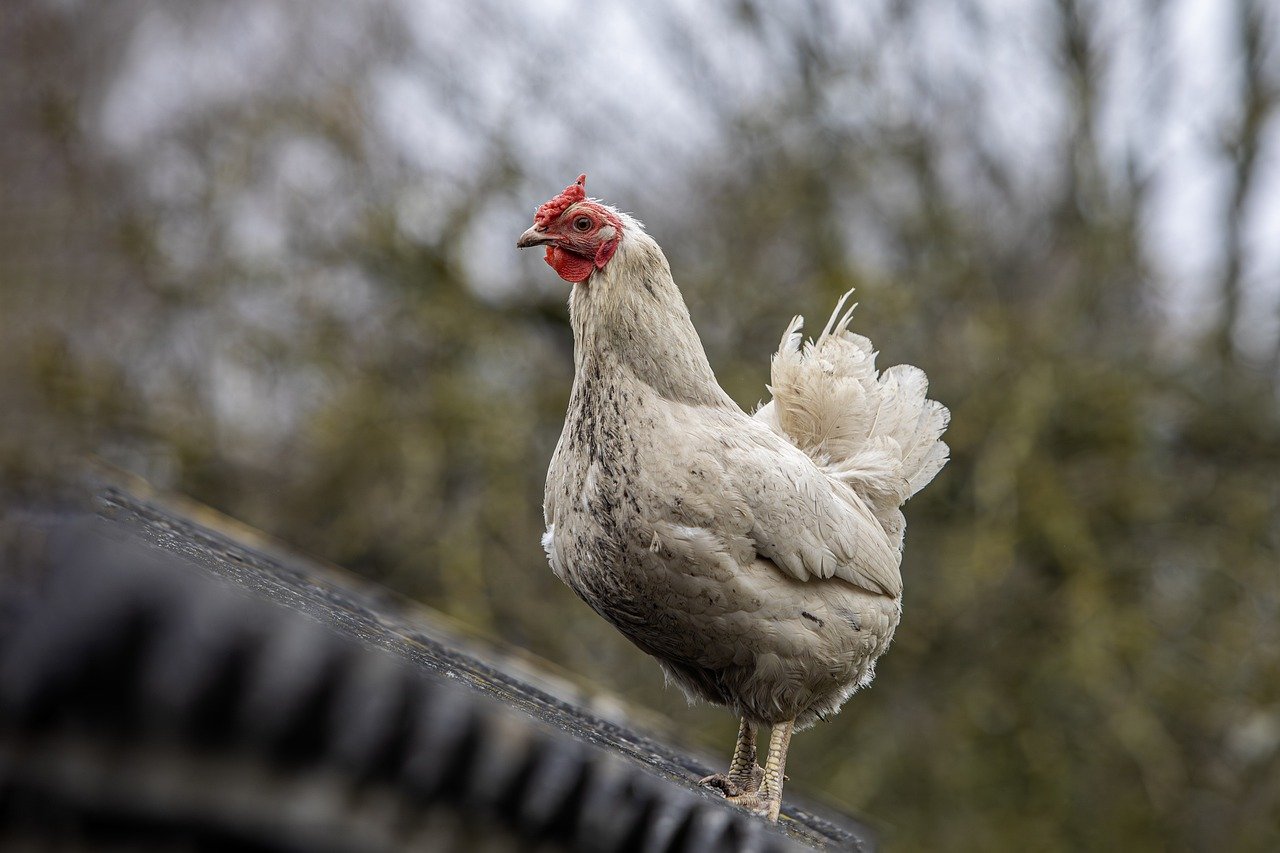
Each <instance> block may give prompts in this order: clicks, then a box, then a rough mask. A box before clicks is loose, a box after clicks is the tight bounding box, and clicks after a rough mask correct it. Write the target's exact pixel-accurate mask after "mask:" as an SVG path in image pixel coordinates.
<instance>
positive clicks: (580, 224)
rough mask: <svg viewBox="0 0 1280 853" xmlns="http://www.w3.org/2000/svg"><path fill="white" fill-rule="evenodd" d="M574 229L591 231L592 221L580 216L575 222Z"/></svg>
mask: <svg viewBox="0 0 1280 853" xmlns="http://www.w3.org/2000/svg"><path fill="white" fill-rule="evenodd" d="M573 227H574V229H575V230H578V231H590V230H591V220H590V219H589V218H588V217H586V216H579V217H578V218H577V219H575V220H573Z"/></svg>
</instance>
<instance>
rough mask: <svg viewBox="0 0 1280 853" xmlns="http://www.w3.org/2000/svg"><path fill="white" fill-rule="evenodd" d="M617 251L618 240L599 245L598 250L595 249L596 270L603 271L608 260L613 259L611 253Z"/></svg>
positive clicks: (615, 238)
mask: <svg viewBox="0 0 1280 853" xmlns="http://www.w3.org/2000/svg"><path fill="white" fill-rule="evenodd" d="M617 250H618V238H617V237H614V238H613V239H612V240H609V241H607V242H604V243H601V244H600V248H598V249H596V257H595V265H596V269H598V270H602V269H604V265H605V264H607V263H609V259H610V258H612V257H613V253H614V252H616V251H617Z"/></svg>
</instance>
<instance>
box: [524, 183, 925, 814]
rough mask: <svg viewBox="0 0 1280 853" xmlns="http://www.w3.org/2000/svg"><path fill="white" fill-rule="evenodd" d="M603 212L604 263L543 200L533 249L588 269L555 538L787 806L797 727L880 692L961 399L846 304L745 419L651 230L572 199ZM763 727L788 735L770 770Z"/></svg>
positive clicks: (558, 462)
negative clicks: (885, 355) (729, 724)
mask: <svg viewBox="0 0 1280 853" xmlns="http://www.w3.org/2000/svg"><path fill="white" fill-rule="evenodd" d="M578 186H579V187H580V186H581V181H580V183H579V185H578ZM572 189H573V188H572V187H571V188H570V190H572ZM568 192H569V190H567V191H566V193H568ZM578 197H579V198H581V194H580V193H579V196H578ZM549 204H550V203H549ZM588 206H592V207H588ZM592 208H594V209H595V210H599V211H600V212H601V213H600V215H601V216H604V217H607V221H608V223H612V225H609V226H602V232H603V234H604V236H605V237H606V238H608V237H610V236H611V235H615V234H616V235H617V236H616V238H615V239H614V241H613V243H612V244H611V245H609V246H608V247H607V248H608V255H607V257H606V258H605V261H604V263H599V262H598V261H597V262H596V266H594V267H593V266H592V262H591V258H592V255H591V254H590V252H589V251H585V250H583V249H582V248H581V247H580V246H578V245H577V244H574V243H572V242H567V243H564V244H555V243H553V242H552V241H553V240H554V239H556V238H555V222H554V221H552V218H551V217H549V216H548V217H543V216H542V214H541V212H540V216H539V225H538V226H535V228H531V229H530V230H529V231H527V232H526V233H525V235H524V237H522V238H521V243H520V245H542V244H548V245H553V246H554V248H555V252H559V254H555V253H554V252H550V251H549V252H548V262H549V263H552V265H553V266H556V267H557V271H561V268H562V267H563V268H566V269H570V270H571V271H572V276H566V275H565V273H564V272H561V274H562V277H569V278H570V279H571V280H574V281H575V282H576V283H575V284H574V286H573V292H572V295H571V297H570V313H571V317H572V325H573V333H574V361H575V370H574V382H573V390H572V394H571V398H570V403H569V411H568V413H567V415H566V418H565V425H564V430H563V432H562V433H561V436H560V441H559V444H558V445H557V447H556V451H555V454H554V456H553V457H552V460H551V466H550V469H549V470H548V473H547V483H546V491H545V502H544V513H545V517H546V523H547V529H546V534H545V535H544V538H543V545H544V547H545V549H546V552H547V556H548V559H549V561H550V563H551V566H552V568H553V570H554V571H555V573H556V575H557V576H558V577H560V578H561V579H562V580H563V581H564V582H565V583H567V584H568V585H569V586H570V587H572V588H573V590H574V591H575V592H576V593H577V594H578V595H579V596H580V597H581V598H582V599H583V600H584V601H585V602H586V603H587V604H588V605H590V606H591V608H592V609H593V610H595V611H596V612H597V613H598V614H600V615H601V616H602V617H604V618H605V619H606V620H608V621H609V622H610V623H611V624H613V625H614V626H615V627H616V628H617V629H618V630H619V631H621V632H622V633H623V634H624V635H625V636H626V637H627V638H628V639H629V640H631V642H633V643H634V644H635V645H637V646H638V647H639V648H640V649H642V650H643V651H645V652H646V653H648V654H649V655H652V656H653V657H654V658H656V659H657V660H658V662H659V663H660V664H661V665H662V667H663V669H664V670H665V671H666V673H667V674H668V675H669V677H670V678H671V679H672V680H674V681H675V682H676V683H677V684H679V685H680V686H681V687H682V688H684V690H685V691H686V692H687V693H688V694H689V695H690V696H691V697H695V698H698V699H703V700H706V701H710V702H714V703H717V704H721V705H726V706H728V707H730V708H732V709H734V711H735V712H736V713H737V714H738V715H739V716H740V717H741V718H742V721H743V722H742V729H741V731H740V736H739V749H738V751H737V752H735V760H734V767H733V769H732V770H731V772H730V774H729V775H728V776H727V777H714V779H712V778H711V777H709V780H710V781H712V782H713V783H714V784H716V786H717V787H720V788H721V789H722V790H724V792H725V793H726V794H727V795H731V796H732V798H734V799H736V800H738V801H739V802H742V803H743V804H744V805H747V806H749V807H752V808H755V809H756V810H758V811H761V812H762V813H764V814H766V815H768V816H769V817H771V818H776V817H777V810H778V805H779V802H780V799H781V780H782V763H783V762H784V761H785V752H786V744H787V742H788V741H789V738H790V733H791V730H792V727H793V726H798V727H800V728H803V727H805V726H807V725H809V724H811V723H812V722H813V721H814V720H815V719H818V718H821V717H825V716H827V715H829V714H832V713H834V712H835V711H837V710H838V709H839V708H840V706H841V704H842V703H843V702H844V701H845V700H846V699H847V698H848V697H849V695H850V694H852V693H853V692H854V691H855V690H856V689H858V688H859V687H860V686H863V685H865V684H867V683H868V682H869V681H870V680H871V677H872V675H873V672H874V668H875V662H876V659H877V658H878V657H879V656H880V655H881V654H882V653H883V652H884V651H885V649H886V648H887V647H888V645H889V641H890V639H891V638H892V636H893V632H894V629H895V628H896V627H897V625H898V621H899V617H900V614H901V591H902V586H901V578H900V576H899V573H898V565H899V562H900V554H901V543H902V527H903V525H902V516H901V513H900V511H899V510H898V507H899V505H900V504H901V503H902V501H904V500H905V499H906V497H907V496H908V495H909V494H911V493H913V492H914V491H915V490H917V489H918V488H919V487H920V486H922V485H923V484H924V483H927V482H928V480H929V479H931V478H932V476H933V475H934V474H935V473H936V471H937V470H938V469H939V468H941V467H942V464H943V463H944V462H945V459H946V446H945V445H943V444H942V443H941V442H940V441H938V436H939V435H940V434H941V431H942V429H943V428H944V427H945V423H946V410H945V409H943V408H942V407H941V406H940V405H938V404H936V403H933V401H928V400H926V399H925V398H924V386H923V385H922V384H921V380H922V379H923V374H920V373H919V371H915V372H914V373H910V372H901V371H900V372H899V373H898V374H894V375H891V374H890V371H885V373H884V375H883V376H881V375H878V374H877V373H876V372H875V370H874V367H873V362H874V354H873V353H871V351H870V345H869V342H866V341H865V339H864V338H859V337H858V336H855V335H852V334H851V333H848V332H847V325H848V315H846V316H845V317H844V318H843V319H841V320H840V321H839V322H836V318H835V317H834V316H833V322H832V323H830V324H828V328H827V330H826V331H825V332H824V333H823V336H822V338H821V339H820V340H819V342H818V343H817V344H814V345H810V347H809V348H808V349H806V350H804V351H801V349H800V344H799V333H798V331H797V329H798V320H799V318H797V321H796V322H793V324H792V326H791V327H789V328H788V329H787V333H786V335H784V338H783V345H782V348H781V349H780V351H779V353H778V355H777V356H776V357H775V361H774V370H773V372H774V382H773V386H772V388H771V390H772V391H773V392H774V400H773V402H771V403H770V404H769V405H768V406H766V407H764V408H763V409H762V410H761V411H759V412H757V413H756V415H755V416H754V417H753V416H751V415H748V414H747V413H746V412H744V411H743V410H742V409H741V408H740V407H738V405H737V404H736V403H734V402H733V401H732V400H731V399H730V398H729V397H728V395H726V394H725V393H724V391H723V390H722V389H721V388H720V386H719V384H718V383H717V382H716V380H715V376H714V374H713V373H712V371H711V367H710V365H709V364H708V362H707V358H706V355H705V353H704V351H703V348H702V345H701V342H700V340H699V339H698V336H697V333H696V332H695V330H694V328H693V325H692V323H691V322H690V319H689V315H688V311H687V309H686V307H685V305H684V301H683V299H682V298H681V296H680V293H679V290H678V289H677V288H676V285H675V283H674V281H673V280H672V278H671V274H670V270H669V268H668V265H667V261H666V259H665V257H664V256H663V254H662V252H661V250H660V249H659V248H658V246H657V244H656V243H655V242H654V241H653V240H652V239H651V238H650V237H649V236H648V235H647V234H645V233H644V231H643V229H642V228H641V226H640V225H639V224H638V223H636V222H635V221H634V220H632V219H631V218H630V217H627V216H626V215H624V214H621V213H619V212H617V211H615V210H613V209H612V208H604V207H603V206H601V205H599V204H598V203H596V202H593V201H591V200H584V201H582V202H580V203H578V204H570V205H567V206H565V209H564V210H563V211H556V212H557V214H559V215H562V216H563V217H566V218H567V221H571V222H575V223H576V225H577V226H578V228H579V229H581V228H583V227H584V226H585V224H586V223H585V221H584V220H585V217H583V216H580V214H582V213H583V212H584V211H586V212H587V213H588V214H590V215H592V216H594V215H595V213H594V212H592ZM575 216H577V217H578V218H576V219H575ZM544 220H546V221H544ZM556 221H558V220H556ZM602 221H604V220H602ZM608 228H612V230H608ZM618 232H620V234H619V233H618ZM565 246H568V247H571V249H572V251H573V252H574V253H575V254H572V255H569V254H567V253H569V252H570V251H571V249H570V248H564V247H565ZM588 248H589V247H588ZM596 257H599V255H597V256H596ZM566 259H567V260H566ZM579 275H582V276H585V277H584V278H582V279H580V280H579V279H577V278H576V277H577V276H579ZM838 310H839V309H837V311H838ZM893 370H897V369H893ZM912 370H914V369H913V368H911V369H905V368H904V369H902V371H912ZM916 374H919V377H918V378H917V377H916ZM899 395H901V398H902V399H898V396H899ZM760 724H768V725H771V726H773V727H774V732H775V734H774V747H776V748H771V751H770V758H769V763H768V766H767V767H766V768H765V770H764V771H761V770H760V769H759V768H757V767H756V766H755V765H756V762H755V729H756V727H757V726H758V725H760ZM779 727H782V728H781V732H782V735H781V736H780V735H779V731H780V729H779ZM775 753H776V754H775ZM762 775H763V777H764V781H763V783H762V782H761V776H762Z"/></svg>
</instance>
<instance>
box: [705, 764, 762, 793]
mask: <svg viewBox="0 0 1280 853" xmlns="http://www.w3.org/2000/svg"><path fill="white" fill-rule="evenodd" d="M763 780H764V768H763V767H760V766H759V765H753V766H752V768H751V771H750V773H742V774H738V773H733V772H730V773H728V774H724V773H715V774H712V775H711V776H706V777H704V778H702V779H699V780H698V784H699V785H702V786H703V787H704V788H715V789H716V790H717V791H719V792H720V793H722V794H724V795H725V797H727V798H729V799H732V798H734V797H738V796H741V795H743V794H750V793H754V792H755V791H758V790H759V789H760V783H761V782H762V781H763Z"/></svg>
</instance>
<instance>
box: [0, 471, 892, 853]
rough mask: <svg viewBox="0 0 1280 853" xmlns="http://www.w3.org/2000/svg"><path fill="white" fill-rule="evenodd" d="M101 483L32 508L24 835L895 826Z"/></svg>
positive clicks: (12, 812)
mask: <svg viewBox="0 0 1280 853" xmlns="http://www.w3.org/2000/svg"><path fill="white" fill-rule="evenodd" d="M96 501H97V507H96V509H97V512H96V513H93V514H67V513H61V514H50V515H45V516H35V515H30V516H27V517H26V518H24V519H22V520H20V523H18V524H17V525H15V524H14V523H13V519H10V525H9V526H10V528H11V529H19V528H20V529H21V531H22V535H21V536H20V537H19V538H20V539H21V542H22V547H15V546H12V545H11V546H10V547H9V548H8V549H7V551H4V552H2V553H3V555H4V559H5V565H3V566H2V567H0V576H3V577H6V578H7V585H6V586H7V588H6V590H5V594H4V597H3V602H2V603H0V606H2V608H3V609H0V625H3V627H2V628H0V846H4V847H6V848H8V847H9V846H10V845H9V843H12V842H14V841H22V840H24V839H25V840H41V839H43V840H47V839H51V838H52V839H57V840H58V841H59V842H60V843H61V844H62V846H63V848H68V849H77V848H79V849H99V848H100V847H102V846H112V847H113V849H114V847H115V846H120V847H127V848H128V849H171V848H174V847H181V848H182V849H211V850H212V849H240V848H243V849H260V850H264V851H268V850H269V851H285V850H332V851H345V850H352V851H356V850H359V851H380V850H388V851H390V850H406V849H423V850H442V849H443V850H450V849H456V850H482V849H493V850H512V849H538V850H565V849H568V850H592V851H595V850H646V851H648V850H652V851H665V850H672V851H675V850H689V851H693V850H698V851H702V850H724V851H729V850H760V851H765V850H770V851H772V850H778V851H781V850H793V849H809V848H820V849H833V848H834V849H857V850H865V849H869V848H870V847H871V843H870V841H869V838H870V835H869V833H868V832H867V831H866V829H865V828H864V827H862V826H860V825H858V824H856V823H855V822H853V821H851V820H849V819H847V818H842V817H833V816H826V817H820V816H818V815H817V814H816V813H815V812H813V811H812V810H808V809H804V808H802V807H799V806H797V805H796V804H794V803H789V804H788V805H787V807H786V809H785V817H784V820H783V821H782V822H781V823H780V824H779V826H777V827H774V826H770V825H768V824H766V823H764V822H763V821H761V820H759V819H757V818H755V817H752V816H751V815H749V814H747V813H746V812H744V811H742V810H739V809H737V808H734V807H732V806H729V805H728V804H726V803H724V802H723V801H722V800H720V799H719V795H717V794H713V793H710V792H707V791H704V790H702V789H700V788H698V787H697V786H696V784H694V780H695V779H696V778H697V777H699V776H701V775H705V774H706V773H708V772H710V771H709V770H708V769H707V768H706V767H705V766H704V765H703V764H702V762H701V761H699V760H698V759H696V758H694V757H692V756H689V755H686V754H683V753H681V752H679V751H676V750H673V749H671V748H670V747H667V746H664V745H662V744H660V743H657V742H655V741H654V740H651V739H649V738H647V737H645V736H643V735H640V734H638V733H636V732H634V731H631V730H630V729H628V728H626V727H624V726H621V725H618V724H617V723H615V722H610V721H608V720H605V719H602V718H601V717H599V716H596V715H593V714H592V713H590V712H588V711H586V710H584V709H583V708H582V707H580V706H578V705H575V704H573V703H572V702H571V701H566V698H563V697H558V696H557V695H556V693H564V691H559V690H557V689H556V688H555V686H554V684H555V680H554V678H553V677H550V676H547V675H545V674H543V673H540V672H539V671H538V670H537V669H536V668H535V667H531V666H530V665H529V664H527V663H526V662H524V661H517V660H515V659H511V658H508V657H505V656H503V655H501V654H499V653H497V652H494V651H493V650H490V649H485V648H483V647H479V646H476V645H475V644H474V643H471V642H470V641H468V640H466V639H464V638H462V637H460V636H457V635H456V634H455V633H453V632H451V631H449V630H448V629H447V628H445V627H444V626H443V625H442V624H441V623H440V620H439V619H437V618H433V617H432V616H431V614H430V613H429V612H427V611H425V610H424V609H422V608H418V607H416V606H415V605H412V604H410V603H408V602H405V601H404V600H402V599H400V598H398V597H396V596H393V595H390V594H389V593H386V592H385V591H381V590H379V589H378V588H376V587H373V586H372V585H370V584H368V583H366V582H362V581H360V580H359V579H357V578H354V577H351V576H347V575H346V574H345V573H342V572H339V571H336V570H333V569H331V568H329V567H325V566H322V565H318V564H316V563H313V562H311V561H307V560H304V559H300V558H298V557H296V556H292V555H288V554H285V553H283V552H279V551H277V550H276V549H272V548H271V547H270V546H266V545H264V544H263V543H262V542H261V541H260V540H259V538H258V537H255V536H254V535H253V534H252V532H249V531H246V532H245V533H243V534H236V533H230V534H228V532H227V531H225V530H223V531H219V532H215V531H214V530H212V529H210V528H209V527H206V526H203V525H201V524H197V523H196V522H194V521H192V520H191V519H190V518H188V517H184V516H183V515H181V514H178V513H176V512H174V511H173V510H171V509H168V508H164V507H161V506H159V505H157V504H154V503H150V502H147V501H145V500H141V499H139V498H137V497H135V496H133V495H130V494H128V493H126V492H125V491H123V490H120V489H118V488H111V487H109V488H104V489H102V490H101V491H100V492H99V493H98V497H97V499H96ZM6 840H7V841H8V842H9V843H4V842H6ZM60 849H61V848H60Z"/></svg>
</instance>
